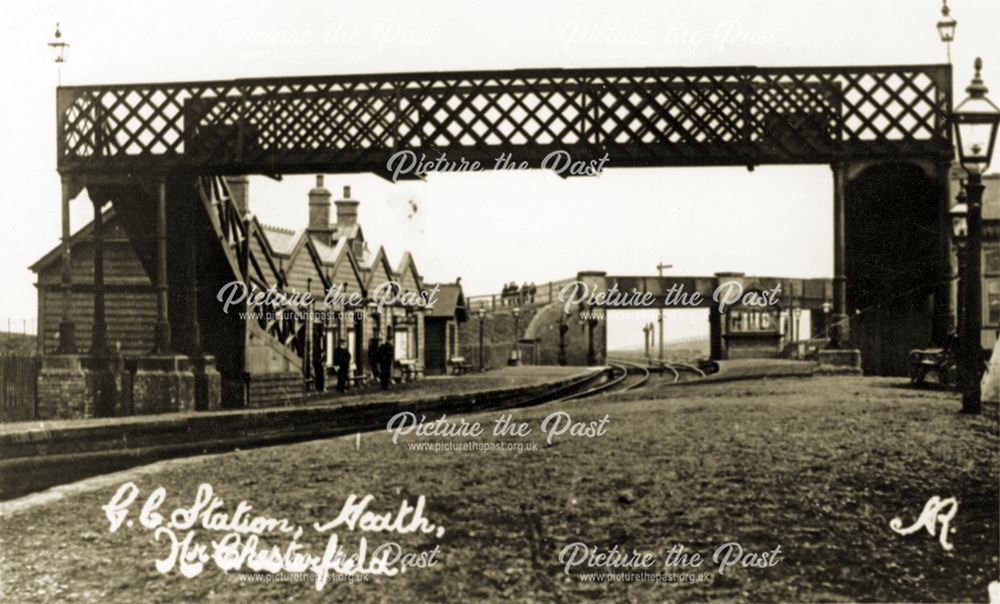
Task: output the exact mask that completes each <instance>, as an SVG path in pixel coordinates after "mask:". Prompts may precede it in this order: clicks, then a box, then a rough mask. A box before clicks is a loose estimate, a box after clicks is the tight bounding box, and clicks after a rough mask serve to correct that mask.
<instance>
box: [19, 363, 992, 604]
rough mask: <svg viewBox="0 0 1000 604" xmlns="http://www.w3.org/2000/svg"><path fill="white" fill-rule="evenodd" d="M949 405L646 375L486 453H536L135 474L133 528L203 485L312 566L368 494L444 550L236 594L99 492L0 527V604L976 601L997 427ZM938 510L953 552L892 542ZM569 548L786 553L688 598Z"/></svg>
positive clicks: (423, 455) (414, 455) (375, 444)
mask: <svg viewBox="0 0 1000 604" xmlns="http://www.w3.org/2000/svg"><path fill="white" fill-rule="evenodd" d="M957 409H958V403H957V401H956V396H955V395H954V394H949V393H944V392H935V391H919V390H909V389H904V388H901V387H899V380H895V381H894V380H886V379H872V378H867V379H866V378H857V377H822V378H820V377H817V378H813V379H778V380H761V381H754V382H732V383H720V384H712V385H708V384H706V385H700V386H699V385H693V386H687V387H684V388H663V387H662V382H659V381H658V380H655V379H654V380H652V381H651V382H650V383H649V385H647V386H646V387H644V388H642V389H639V390H636V391H632V392H629V393H625V394H621V395H612V396H608V397H603V398H595V399H589V400H586V401H576V402H572V403H563V404H560V403H553V404H550V405H545V406H541V407H535V408H530V409H524V410H520V411H516V412H514V417H515V419H516V420H518V421H526V422H529V423H530V425H532V426H533V427H534V429H533V430H532V433H531V435H529V436H528V437H524V438H515V437H502V438H500V439H499V440H505V441H511V442H513V441H517V442H523V443H537V444H538V449H537V450H525V451H522V452H520V453H519V452H517V451H465V452H458V451H438V452H432V451H414V450H411V449H410V448H409V447H408V446H407V443H419V442H431V443H443V442H464V441H471V440H478V441H483V442H495V441H496V440H498V439H497V438H495V437H493V436H491V435H487V436H483V437H480V438H478V439H477V438H469V437H460V438H452V439H447V438H443V437H415V436H412V435H410V436H405V437H403V438H402V439H401V441H400V442H401V444H398V445H394V444H393V443H392V440H391V436H390V435H389V434H388V433H387V432H379V433H372V434H366V435H364V436H363V437H362V438H361V442H360V449H356V445H357V444H356V442H355V439H354V438H353V437H348V438H340V439H333V440H324V441H315V442H309V443H301V444H296V445H289V446H282V447H273V448H265V449H257V450H253V451H241V452H234V453H231V454H225V455H220V456H214V457H212V458H210V459H206V460H205V461H204V462H203V463H200V464H197V463H187V464H185V465H183V466H176V467H169V465H168V467H167V468H166V469H164V470H163V471H161V472H159V473H156V474H153V475H137V476H136V477H135V478H134V480H135V483H136V484H137V485H138V487H139V489H140V491H141V495H140V499H139V500H138V501H137V502H136V503H135V504H133V508H134V509H130V511H131V512H132V513H133V514H138V509H139V507H140V506H141V503H142V501H143V500H145V498H146V497H147V496H148V495H149V493H150V492H151V491H152V490H153V489H154V488H155V487H157V486H159V485H162V486H164V487H165V488H166V490H167V499H166V501H165V503H164V504H163V507H162V510H161V511H169V510H173V509H174V508H176V507H180V506H182V505H190V503H191V501H192V500H193V498H194V494H195V492H196V490H197V488H198V485H199V483H202V482H207V483H210V484H212V485H213V487H214V488H215V491H216V492H217V494H218V495H219V496H221V497H223V498H224V499H225V501H226V509H227V510H229V511H232V510H233V509H235V506H236V502H238V501H239V500H241V499H246V500H247V501H248V503H250V504H252V505H253V506H254V511H255V513H260V514H266V515H268V516H274V517H283V518H288V519H289V520H291V521H293V522H296V523H300V524H302V525H307V526H309V527H310V528H309V529H308V530H306V532H305V534H304V535H303V536H302V538H301V539H300V540H299V542H300V543H301V544H302V545H303V548H305V549H307V550H309V551H313V552H317V553H319V552H322V549H323V547H324V546H325V543H326V538H325V537H324V536H321V535H318V534H316V533H315V531H312V530H311V525H312V523H313V522H327V521H329V520H331V519H333V518H334V517H335V516H336V515H337V513H338V512H339V511H340V509H341V506H342V505H343V502H344V500H345V498H346V497H347V496H348V495H349V494H351V493H357V494H369V493H370V494H372V495H374V497H375V500H374V503H373V504H372V506H371V509H372V510H373V511H376V512H380V513H384V512H389V511H395V510H396V509H398V506H399V502H400V501H401V500H402V499H404V498H405V499H408V500H409V501H410V503H413V502H414V501H415V499H416V497H417V496H418V495H426V497H427V509H426V513H425V514H426V516H427V517H428V518H429V519H430V520H431V521H432V522H434V523H435V524H439V525H441V526H443V527H444V528H445V532H444V534H443V535H442V536H441V537H440V538H438V537H435V536H433V535H424V536H417V535H412V534H411V535H403V536H400V537H396V536H389V537H386V536H385V535H379V534H375V535H369V537H371V538H372V539H374V541H375V542H379V541H388V540H398V541H399V542H400V543H401V544H402V545H403V547H404V548H406V549H407V550H429V549H431V548H433V547H434V546H435V545H440V556H439V562H438V564H436V565H434V566H432V567H430V568H415V569H410V570H408V571H407V572H405V573H403V574H401V575H399V576H396V577H391V578H389V577H382V578H379V577H372V578H370V580H368V581H364V582H355V583H347V582H341V583H332V584H328V585H327V586H326V587H325V588H324V589H323V590H322V591H319V592H318V591H316V590H315V588H314V587H313V586H312V585H311V584H308V583H302V582H297V583H296V582H266V583H265V582H258V583H249V582H241V581H240V579H239V577H237V576H236V574H237V573H235V572H232V573H230V575H229V576H226V575H224V574H223V573H222V572H221V571H220V570H218V569H217V568H215V566H214V565H213V564H212V563H209V564H208V565H207V566H206V568H205V571H204V572H203V573H201V574H200V575H198V576H196V577H194V578H185V577H182V576H181V575H180V574H179V573H178V572H177V570H176V569H174V570H173V571H171V572H170V573H168V574H167V575H162V574H160V573H159V572H158V571H157V570H156V568H155V566H154V560H156V559H157V558H162V557H164V556H165V555H166V553H167V552H168V551H169V550H168V548H167V546H166V544H165V543H164V540H163V539H161V540H160V541H159V542H156V541H154V540H153V535H152V533H151V532H150V531H147V530H144V529H142V528H140V527H139V526H138V525H136V526H135V528H126V527H124V526H123V527H122V528H121V529H120V530H119V531H118V532H115V533H111V532H109V525H108V520H107V519H106V518H105V514H104V512H103V511H102V510H101V505H103V504H105V503H107V502H108V500H109V499H110V498H111V497H112V495H113V494H114V492H115V488H114V487H105V488H100V489H98V490H95V491H92V492H89V493H81V494H78V495H74V496H73V497H69V498H67V499H66V500H63V501H59V502H56V503H52V504H49V505H46V506H40V507H36V508H34V509H30V510H28V511H23V512H20V513H18V514H16V515H12V516H8V517H4V518H0V601H4V602H6V601H12V602H21V601H43V602H44V601H50V602H63V601H101V602H107V601H111V602H195V601H210V602H211V601H219V602H243V601H293V600H294V601H317V602H318V601H324V602H328V601H345V602H410V601H428V602H445V601H448V602H458V601H489V602H492V601H533V602H550V601H557V602H576V601H581V600H583V601H616V602H620V601H633V602H662V601H764V602H770V601H986V599H987V596H986V593H987V592H986V589H987V584H988V583H989V582H990V581H992V580H996V579H998V577H1000V572H998V566H1000V560H998V550H1000V543H998V538H1000V537H998V531H1000V527H998V521H997V519H998V499H1000V492H998V481H1000V441H998V413H997V409H996V407H995V406H993V407H989V408H988V409H987V411H986V412H985V413H984V415H982V416H979V417H964V416H960V415H958V414H957V413H956V411H957ZM560 410H563V411H566V412H569V413H571V414H572V417H573V419H574V420H580V421H597V420H600V419H601V418H603V417H604V416H605V414H607V415H608V417H609V421H608V425H607V433H606V434H604V435H603V436H597V437H594V438H585V437H576V438H571V437H569V436H568V435H564V436H563V437H560V438H557V439H556V440H555V441H554V444H552V445H551V446H547V443H546V442H545V437H544V436H543V435H542V434H541V432H540V429H539V426H540V423H541V421H542V419H543V418H545V417H546V416H547V415H549V414H550V413H552V412H554V411H560ZM496 417H497V414H495V413H489V414H484V415H481V416H471V417H467V418H466V419H467V420H469V421H473V420H478V421H480V422H482V423H483V424H484V425H491V424H492V421H493V420H494V419H496ZM487 434H488V433H487ZM934 495H939V496H941V497H956V498H957V500H958V510H957V513H956V515H955V517H954V519H953V520H952V521H951V526H952V528H953V529H954V531H953V532H952V533H950V535H949V539H950V542H951V543H952V544H953V545H954V549H953V550H951V551H946V550H945V549H943V548H942V546H941V544H940V543H939V542H938V538H937V537H932V536H930V535H928V533H927V532H926V531H920V532H917V533H915V534H912V535H908V536H900V535H897V534H895V533H894V532H892V531H891V530H890V528H889V522H890V520H891V519H892V518H894V517H897V516H899V517H901V518H902V519H903V522H904V524H906V525H909V524H911V523H913V522H914V521H915V520H916V519H917V517H918V516H919V515H920V513H921V510H922V509H923V507H924V503H925V502H926V501H927V500H928V499H929V498H930V497H932V496H934ZM132 517H134V516H132ZM342 535H343V537H344V539H345V540H348V541H351V540H352V539H353V540H354V542H356V535H351V534H350V533H342ZM219 536H221V535H216V538H218V537H219ZM265 539H266V538H265ZM202 540H203V541H206V542H207V540H208V537H202ZM286 541H287V540H286ZM576 541H582V542H586V543H587V544H590V545H595V546H599V547H600V548H606V547H612V546H614V545H618V546H619V548H622V549H624V550H626V551H631V550H632V549H633V548H634V549H636V550H638V551H642V552H651V553H653V554H655V555H656V556H657V558H658V559H659V560H662V558H663V555H664V553H665V552H666V550H667V549H669V548H670V547H671V546H673V545H675V544H683V545H684V546H685V547H686V550H687V551H689V552H692V551H696V552H700V553H701V554H702V555H703V556H706V557H711V554H712V552H713V551H714V550H715V548H716V547H718V546H719V545H720V544H722V543H724V542H727V541H738V542H739V543H740V544H741V546H742V547H743V548H745V550H747V551H753V552H769V551H772V550H774V548H775V547H776V546H780V547H781V554H780V558H778V560H779V561H778V562H777V563H776V564H775V565H774V566H773V567H770V568H742V567H736V568H732V569H729V570H727V571H726V573H725V575H719V574H718V573H717V572H716V571H715V568H714V565H713V564H712V563H711V560H708V561H707V563H706V564H704V565H703V566H702V567H701V568H699V569H697V571H698V573H697V574H698V576H699V578H700V579H704V580H699V581H696V582H672V583H666V582H652V581H628V582H613V583H591V582H586V581H583V580H582V579H581V578H580V576H579V574H578V573H579V571H574V576H567V575H566V574H565V573H564V572H563V568H562V565H561V564H560V563H559V562H558V554H559V551H560V550H561V549H562V548H563V547H564V546H565V545H566V544H568V543H571V542H576ZM655 570H658V569H654V571H655Z"/></svg>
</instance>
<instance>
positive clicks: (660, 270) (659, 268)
mask: <svg viewBox="0 0 1000 604" xmlns="http://www.w3.org/2000/svg"><path fill="white" fill-rule="evenodd" d="M673 267H674V265H673V264H663V263H662V262H661V263H659V264H657V265H656V270H657V272H658V273H659V275H660V278H663V269H665V268H673ZM656 322H657V323H659V324H660V360H661V361H662V360H663V302H660V311H659V316H657V318H656Z"/></svg>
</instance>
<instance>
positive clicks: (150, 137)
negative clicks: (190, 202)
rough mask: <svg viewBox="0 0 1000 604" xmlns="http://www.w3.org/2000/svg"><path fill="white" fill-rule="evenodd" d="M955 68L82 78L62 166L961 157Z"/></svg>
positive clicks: (260, 167) (66, 100) (68, 103)
mask: <svg viewBox="0 0 1000 604" xmlns="http://www.w3.org/2000/svg"><path fill="white" fill-rule="evenodd" d="M950 107H951V67H950V66H948V65H897V66H861V67H711V68H690V69H688V68H641V69H635V68H630V69H534V70H515V71H492V72H433V73H410V74H384V75H348V76H329V77H326V76H324V77H289V78H267V79H238V80H226V81H206V82H185V83H159V84H124V85H102V86H71V87H61V88H59V89H58V166H59V170H60V172H61V173H63V174H73V175H81V176H83V175H88V174H95V175H96V174H107V175H115V174H122V175H126V174H127V175H133V176H134V175H139V174H143V173H160V174H162V173H169V172H172V171H177V170H183V171H192V172H194V173H198V174H254V173H257V174H295V173H311V172H328V173H337V172H375V173H380V174H384V173H385V172H386V162H387V161H388V159H389V158H390V157H391V156H392V155H393V154H394V153H396V152H398V151H401V150H409V151H413V152H414V153H415V154H417V155H419V154H424V155H425V156H426V157H427V158H428V159H435V158H438V157H439V156H441V154H445V156H446V157H447V159H448V160H453V161H454V160H459V159H465V160H468V161H480V162H481V163H482V165H483V167H484V168H485V169H489V168H490V167H491V166H493V163H494V161H495V160H496V158H497V157H498V156H500V154H503V153H509V154H510V155H511V157H512V159H513V160H514V161H517V162H520V161H526V162H529V163H530V164H531V166H530V167H538V162H540V160H541V159H542V158H544V157H545V156H546V155H548V154H549V153H550V152H552V151H555V150H563V151H567V152H569V153H570V154H571V155H572V156H573V157H574V158H575V159H576V158H579V159H588V158H590V159H596V158H600V157H602V156H603V155H604V154H605V153H607V154H608V157H609V159H608V162H607V164H606V165H607V167H634V166H694V165H708V166H711V165H719V166H722V165H749V166H753V165H757V164H807V163H811V164H823V163H826V164H829V163H833V162H837V161H844V160H852V159H883V158H901V157H906V158H923V159H934V160H944V161H947V160H949V159H950V158H951V154H952V151H951V149H952V145H951V132H950V128H949V123H948V114H949V109H950Z"/></svg>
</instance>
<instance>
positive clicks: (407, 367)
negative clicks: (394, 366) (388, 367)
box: [397, 359, 424, 382]
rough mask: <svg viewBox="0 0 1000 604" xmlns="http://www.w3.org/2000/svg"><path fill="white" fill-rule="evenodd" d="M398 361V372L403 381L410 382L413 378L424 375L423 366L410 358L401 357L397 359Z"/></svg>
mask: <svg viewBox="0 0 1000 604" xmlns="http://www.w3.org/2000/svg"><path fill="white" fill-rule="evenodd" d="M397 362H398V363H399V372H400V374H401V377H402V381H404V382H412V381H413V380H417V379H420V378H422V377H424V366H423V365H421V364H420V363H418V362H416V361H414V360H412V359H401V360H399V361H397Z"/></svg>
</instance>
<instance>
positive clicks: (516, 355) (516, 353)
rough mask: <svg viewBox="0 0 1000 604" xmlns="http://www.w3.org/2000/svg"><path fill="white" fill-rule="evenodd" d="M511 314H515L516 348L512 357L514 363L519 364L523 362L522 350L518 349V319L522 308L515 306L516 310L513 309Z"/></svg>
mask: <svg viewBox="0 0 1000 604" xmlns="http://www.w3.org/2000/svg"><path fill="white" fill-rule="evenodd" d="M511 314H513V315H514V348H513V352H514V354H513V355H512V356H513V358H512V359H511V361H512V363H513V364H514V365H517V364H519V363H520V362H521V351H520V350H518V348H517V339H518V331H519V329H518V320H519V318H520V316H521V309H520V308H518V307H516V306H515V307H514V310H512V311H511Z"/></svg>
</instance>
